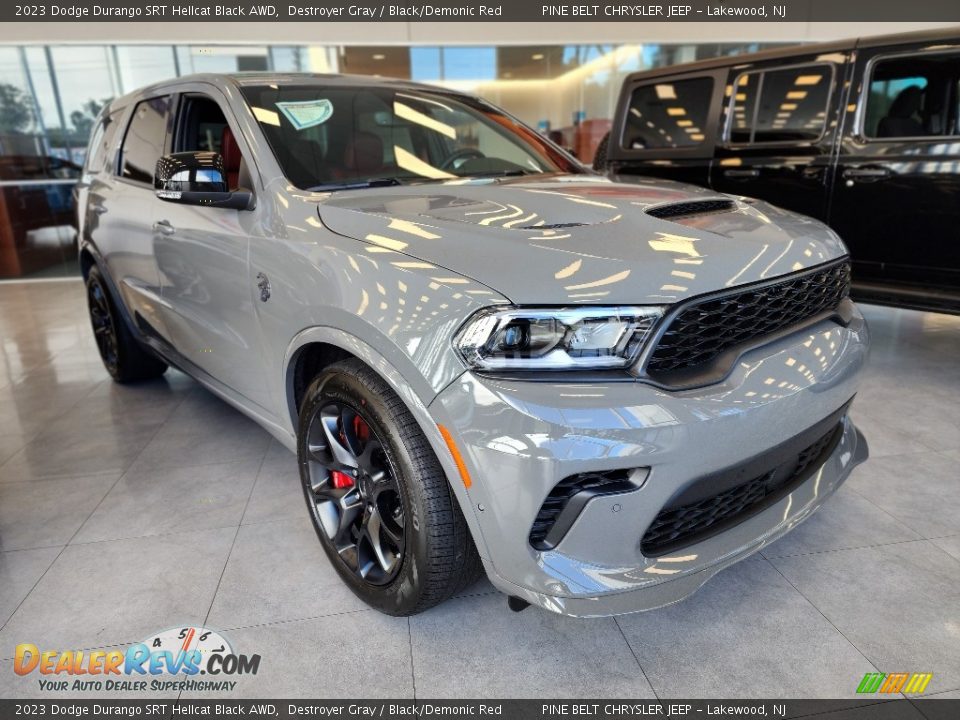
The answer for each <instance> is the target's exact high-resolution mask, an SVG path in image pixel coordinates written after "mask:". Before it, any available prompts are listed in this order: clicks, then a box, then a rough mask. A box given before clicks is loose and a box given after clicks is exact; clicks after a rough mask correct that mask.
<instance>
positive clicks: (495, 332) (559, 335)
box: [454, 306, 663, 370]
mask: <svg viewBox="0 0 960 720" xmlns="http://www.w3.org/2000/svg"><path fill="white" fill-rule="evenodd" d="M662 315H663V308H662V307H652V306H651V307H582V308H563V309H532V310H531V309H525V308H511V309H509V310H498V309H496V308H489V309H486V310H481V311H480V312H479V313H477V314H476V315H474V316H473V317H472V318H470V320H468V321H467V323H466V324H465V325H464V326H463V328H461V330H460V332H458V333H457V335H456V337H455V338H454V345H455V347H456V349H457V351H458V352H459V353H460V356H461V357H462V358H463V359H464V361H465V362H466V363H467V365H469V366H470V367H471V368H474V369H476V370H601V369H602V370H611V369H617V368H625V367H629V366H630V365H631V364H633V362H635V361H636V359H637V357H638V356H639V355H640V351H641V350H642V349H643V344H644V342H645V341H646V339H647V337H648V336H649V335H650V331H651V330H652V329H653V326H654V325H655V324H656V322H657V320H659V319H660V318H661V316H662Z"/></svg>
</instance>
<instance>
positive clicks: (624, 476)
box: [529, 470, 636, 550]
mask: <svg viewBox="0 0 960 720" xmlns="http://www.w3.org/2000/svg"><path fill="white" fill-rule="evenodd" d="M629 476H630V471H629V470H614V471H612V472H592V473H584V474H582V475H572V476H570V477H568V478H564V479H563V480H561V481H560V482H558V483H557V484H556V485H555V486H554V488H553V490H551V491H550V494H549V495H547V499H546V500H544V501H543V505H541V506H540V512H538V513H537V517H536V519H535V520H534V521H533V527H531V528H530V538H529V539H530V544H531V545H532V546H533V547H534V548H536V549H537V550H550V549H552V548H554V547H556V545H557V543H559V542H560V540H561V539H562V538H563V535H564V534H566V531H567V530H569V529H570V526H571V525H573V521H574V520H576V519H577V516H578V515H579V514H580V510H582V509H583V507H584V506H585V505H586V503H587V501H589V500H591V499H592V498H594V497H596V496H598V495H610V494H613V493H618V492H627V491H629V490H634V489H636V488H635V487H634V486H633V485H632V484H631V483H630V480H629V479H628V478H629ZM565 514H566V519H565V520H562V519H561V518H562V516H564V515H565Z"/></svg>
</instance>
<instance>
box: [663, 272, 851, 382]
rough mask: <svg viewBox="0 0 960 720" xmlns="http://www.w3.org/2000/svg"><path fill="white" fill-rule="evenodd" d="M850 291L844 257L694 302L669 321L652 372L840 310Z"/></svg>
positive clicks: (687, 365)
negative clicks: (779, 279) (812, 269)
mask: <svg viewBox="0 0 960 720" xmlns="http://www.w3.org/2000/svg"><path fill="white" fill-rule="evenodd" d="M849 292H850V263H848V262H841V263H837V264H835V265H831V266H830V267H827V268H823V269H822V270H818V271H816V272H812V273H810V272H807V273H803V274H801V275H795V276H792V277H790V278H788V279H787V280H784V281H783V282H779V283H774V284H772V285H763V286H760V287H755V288H750V289H747V290H742V291H740V292H731V293H730V294H729V295H723V296H721V297H715V298H711V299H707V300H703V301H702V302H698V303H695V304H693V305H690V306H688V307H686V308H684V310H683V311H682V312H681V313H680V314H679V315H677V316H676V317H675V318H674V319H673V320H672V321H671V322H670V325H669V327H668V328H667V330H666V332H665V333H663V335H662V336H661V337H660V339H659V341H658V342H657V346H656V347H655V348H654V350H653V352H652V353H651V355H650V359H649V360H648V361H647V372H648V373H650V374H651V375H654V376H655V375H657V374H658V373H670V372H673V371H677V370H689V369H692V368H697V367H699V366H703V365H706V364H708V363H710V362H711V361H712V360H714V359H716V358H717V357H718V356H719V355H721V354H722V353H723V351H724V350H727V349H729V348H732V347H735V346H737V345H743V344H746V343H749V342H751V341H753V340H755V339H757V338H760V337H763V336H765V335H770V334H772V333H775V332H777V331H780V330H783V329H786V328H789V327H790V326H792V325H797V324H799V323H801V322H803V321H804V320H807V319H809V318H812V317H814V316H816V315H819V314H820V313H823V312H826V311H828V310H834V309H836V307H837V306H838V305H839V304H840V301H841V300H843V298H845V297H846V296H847V295H848V294H849Z"/></svg>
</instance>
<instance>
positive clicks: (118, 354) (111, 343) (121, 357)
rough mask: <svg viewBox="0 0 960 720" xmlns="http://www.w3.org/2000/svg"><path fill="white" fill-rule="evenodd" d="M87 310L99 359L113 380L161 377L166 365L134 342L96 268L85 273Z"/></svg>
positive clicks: (131, 380)
mask: <svg viewBox="0 0 960 720" xmlns="http://www.w3.org/2000/svg"><path fill="white" fill-rule="evenodd" d="M87 307H88V309H89V312H90V324H91V325H92V326H93V337H94V340H96V343H97V350H98V351H99V353H100V359H101V360H102V361H103V366H104V367H105V368H106V369H107V372H108V373H110V376H111V377H112V378H113V379H114V380H116V381H117V382H119V383H128V382H136V381H138V380H149V379H151V378H156V377H160V376H161V375H163V373H164V372H166V370H167V364H166V363H165V362H163V361H161V360H159V359H158V358H157V357H156V356H155V355H153V354H152V353H151V352H150V351H149V350H147V349H146V348H144V347H143V346H142V345H141V344H140V343H139V342H138V341H137V339H136V338H135V337H134V336H133V333H132V332H131V331H130V328H128V327H127V324H126V322H125V321H124V319H123V317H121V316H120V314H119V313H118V312H117V306H116V303H115V302H114V300H113V298H112V297H111V295H110V290H109V289H108V288H107V283H106V281H105V280H104V279H103V275H102V274H101V273H100V269H99V268H98V267H97V266H96V265H94V266H93V267H91V268H90V272H89V273H88V274H87Z"/></svg>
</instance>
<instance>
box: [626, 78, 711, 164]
mask: <svg viewBox="0 0 960 720" xmlns="http://www.w3.org/2000/svg"><path fill="white" fill-rule="evenodd" d="M712 97H713V78H710V77H700V78H690V79H689V80H678V81H674V82H662V83H654V84H651V85H642V86H640V87H638V88H637V89H636V90H634V91H633V95H632V96H631V98H630V107H629V108H628V109H627V118H626V123H625V124H624V130H623V147H624V149H626V150H656V149H664V148H668V149H669V148H691V147H696V146H697V145H700V144H701V143H702V142H703V141H704V140H705V139H706V136H705V134H704V128H706V127H707V125H708V123H709V118H710V100H711V98H712Z"/></svg>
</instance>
